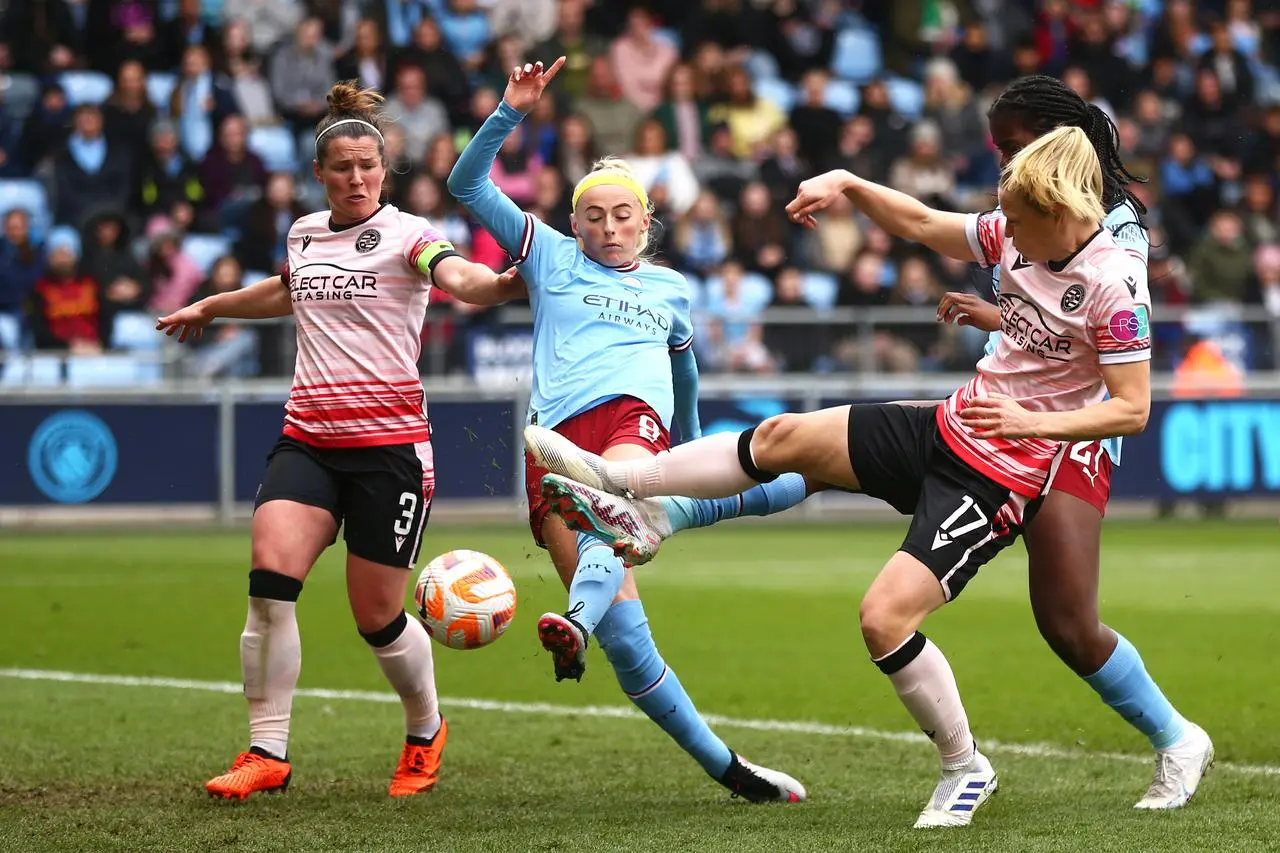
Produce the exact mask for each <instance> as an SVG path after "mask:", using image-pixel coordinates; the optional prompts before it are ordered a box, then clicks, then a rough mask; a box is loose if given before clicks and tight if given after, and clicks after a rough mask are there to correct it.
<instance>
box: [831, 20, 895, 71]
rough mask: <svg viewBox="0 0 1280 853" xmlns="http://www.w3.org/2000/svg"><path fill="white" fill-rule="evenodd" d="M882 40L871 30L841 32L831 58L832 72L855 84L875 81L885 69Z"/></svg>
mask: <svg viewBox="0 0 1280 853" xmlns="http://www.w3.org/2000/svg"><path fill="white" fill-rule="evenodd" d="M883 62H884V60H883V58H882V56H881V52H880V39H878V38H876V34H875V33H873V32H871V31H870V30H861V29H847V30H841V31H840V34H839V35H837V36H836V47H835V52H834V53H833V54H832V56H831V72H832V73H833V74H835V75H836V76H837V77H840V78H842V79H844V80H849V81H851V82H853V83H859V84H862V83H866V82H868V81H870V80H873V79H875V78H876V77H877V76H878V75H879V74H880V69H881V67H883Z"/></svg>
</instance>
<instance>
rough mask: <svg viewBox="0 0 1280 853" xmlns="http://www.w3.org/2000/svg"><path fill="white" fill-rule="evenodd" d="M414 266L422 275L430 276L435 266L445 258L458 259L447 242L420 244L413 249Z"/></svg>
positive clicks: (457, 255)
mask: <svg viewBox="0 0 1280 853" xmlns="http://www.w3.org/2000/svg"><path fill="white" fill-rule="evenodd" d="M414 255H415V258H414V262H413V264H414V266H416V267H417V268H418V272H420V273H422V274H423V275H431V274H432V273H434V272H435V271H436V264H438V263H440V262H441V261H443V260H444V259H445V258H460V257H462V256H461V255H460V254H458V252H457V250H456V249H454V248H453V244H452V243H450V242H449V241H448V240H435V241H432V242H430V243H427V242H425V241H424V242H421V243H419V244H418V245H417V246H416V247H415V249H414Z"/></svg>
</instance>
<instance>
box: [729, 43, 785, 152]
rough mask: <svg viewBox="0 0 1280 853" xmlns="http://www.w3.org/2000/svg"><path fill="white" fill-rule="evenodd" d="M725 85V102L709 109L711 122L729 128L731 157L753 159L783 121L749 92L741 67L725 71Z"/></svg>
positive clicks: (773, 108)
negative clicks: (726, 79) (726, 95)
mask: <svg viewBox="0 0 1280 853" xmlns="http://www.w3.org/2000/svg"><path fill="white" fill-rule="evenodd" d="M727 85H728V94H729V97H728V100H727V101H726V102H725V103H723V104H717V105H716V106H714V107H712V108H711V119H712V121H715V122H724V123H725V124H727V125H728V126H729V132H730V133H731V134H732V136H733V155H734V156H735V157H754V156H757V155H758V153H759V151H758V149H759V147H760V146H761V144H762V143H764V142H765V141H766V140H768V139H769V138H770V137H771V136H773V134H774V133H776V132H777V130H778V128H780V127H782V125H784V124H786V121H787V117H786V116H785V115H783V113H782V111H781V110H780V109H778V107H777V106H776V105H774V104H773V103H771V102H770V101H767V100H765V99H764V98H761V97H760V96H758V95H756V93H755V92H754V91H752V88H751V75H749V74H748V73H747V69H745V68H743V67H742V66H740V65H735V66H734V67H732V68H730V69H729V72H728V84H727Z"/></svg>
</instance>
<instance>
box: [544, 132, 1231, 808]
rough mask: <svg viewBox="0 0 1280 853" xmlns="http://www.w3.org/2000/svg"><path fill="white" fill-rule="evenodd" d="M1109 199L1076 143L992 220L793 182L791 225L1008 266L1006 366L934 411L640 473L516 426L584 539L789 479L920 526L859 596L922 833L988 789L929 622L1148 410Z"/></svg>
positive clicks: (890, 413) (724, 450) (833, 418)
mask: <svg viewBox="0 0 1280 853" xmlns="http://www.w3.org/2000/svg"><path fill="white" fill-rule="evenodd" d="M1103 192H1104V180H1103V174H1102V167H1101V162H1100V159H1099V157H1098V155H1097V152H1096V151H1095V150H1094V149H1093V143H1092V141H1091V140H1090V139H1089V137H1088V135H1087V134H1086V132H1085V131H1084V129H1082V128H1077V127H1071V126H1066V127H1059V128H1056V129H1054V130H1052V131H1050V132H1048V133H1047V134H1044V135H1043V136H1041V137H1039V138H1036V139H1033V140H1031V141H1030V142H1029V143H1028V144H1027V145H1026V147H1024V148H1022V150H1020V151H1019V152H1018V153H1017V154H1016V155H1015V156H1014V157H1012V158H1011V159H1010V160H1009V161H1008V163H1006V165H1005V168H1004V170H1003V173H1002V175H1001V181H1000V189H999V193H1000V203H1001V205H1002V209H1000V210H993V211H987V212H986V213H982V214H968V215H966V214H960V213H949V212H945V211H939V210H934V209H931V208H929V207H927V206H925V205H924V204H922V203H920V202H919V201H918V200H916V199H914V198H911V197H910V196H908V195H905V194H904V193H900V192H898V191H896V190H893V189H891V188H889V187H885V186H881V185H879V184H875V183H872V182H871V181H868V180H865V179H862V178H859V177H857V176H855V175H852V174H850V173H848V172H846V171H842V170H836V171H834V172H829V173H827V174H824V175H820V176H818V177H816V178H811V179H809V180H807V181H805V182H804V183H802V184H801V185H800V188H799V190H798V192H797V194H796V198H795V199H794V200H793V201H792V202H791V203H790V204H789V205H788V206H787V212H788V213H789V214H790V216H791V217H792V219H793V220H794V221H795V222H797V223H800V224H803V225H805V226H807V227H810V228H813V227H817V221H816V220H815V219H814V215H815V214H816V213H818V212H820V211H822V210H825V209H826V208H827V207H829V206H830V205H831V204H833V203H834V202H835V201H836V200H837V199H838V198H840V197H841V196H844V197H845V198H847V199H848V200H849V201H850V202H852V203H853V205H854V206H855V207H856V208H857V209H858V210H860V211H861V212H862V213H864V214H865V215H866V216H868V217H869V218H870V219H871V220H872V221H874V222H875V223H876V225H878V226H879V227H881V228H883V229H884V230H885V231H887V232H889V233H890V234H893V235H895V236H897V237H900V238H902V239H906V240H911V241H913V242H917V243H922V244H924V245H926V246H928V247H929V248H931V249H933V250H934V251H937V252H939V253H940V254H943V255H946V256H948V257H952V258H956V259H960V260H971V261H977V262H979V263H981V264H983V265H984V266H988V267H993V266H997V265H999V266H1000V267H1001V270H1002V273H1001V274H1002V282H1003V291H1002V293H1001V307H1000V310H1001V315H1002V320H1003V322H1002V323H1001V334H1000V337H999V339H998V341H997V343H996V347H995V350H994V352H992V353H991V354H990V355H988V356H987V357H985V358H983V359H982V361H980V362H979V363H978V365H977V375H976V376H975V377H974V378H973V379H972V380H970V381H969V382H968V383H967V384H966V385H965V386H964V387H962V388H960V389H959V390H958V391H956V392H955V393H954V394H952V395H951V396H950V397H949V398H948V399H947V400H946V401H945V402H943V403H941V404H905V403H887V404H870V405H868V404H856V403H855V404H853V405H848V406H837V407H833V408H829V409H824V410H821V411H817V412H807V413H804V414H784V415H779V416H777V417H774V418H770V419H768V420H766V421H765V422H763V423H762V424H760V425H758V426H757V427H753V428H751V429H748V430H745V431H743V432H742V433H741V434H739V435H733V434H721V435H714V436H710V437H707V438H703V439H699V440H697V441H694V442H691V443H689V444H685V445H681V446H679V447H676V448H673V449H672V450H670V451H668V452H665V453H662V454H659V455H658V456H656V457H653V458H651V459H644V460H630V461H612V460H606V459H602V458H601V457H599V456H598V455H595V454H591V453H588V452H585V451H584V450H583V449H581V448H579V447H576V446H574V445H573V444H572V443H571V442H569V441H568V440H567V439H566V438H565V437H564V436H561V435H559V434H557V433H554V432H551V431H549V430H545V429H542V428H540V427H538V426H536V425H531V426H528V427H526V428H525V444H526V446H527V447H529V448H530V449H531V451H532V452H533V454H534V457H535V458H536V459H537V460H538V461H539V462H540V463H542V464H543V465H544V466H545V467H547V468H548V469H550V470H551V471H552V474H551V475H548V476H547V477H546V478H545V479H544V481H543V484H544V485H543V490H544V493H552V494H558V495H563V496H565V499H566V500H568V501H570V502H571V504H572V506H573V513H570V514H574V513H585V514H587V515H590V516H591V519H590V521H589V522H588V523H587V524H586V525H585V526H586V527H588V528H590V529H593V530H595V531H596V532H600V533H605V534H606V535H605V536H604V537H603V538H606V539H609V538H610V536H611V535H616V534H614V532H613V531H609V530H605V528H606V527H607V526H608V524H614V525H615V527H622V526H624V525H622V524H619V523H617V522H608V521H607V520H608V519H620V518H622V517H623V516H624V515H625V516H626V522H627V523H628V524H630V525H631V526H632V527H633V529H642V528H644V527H645V526H646V525H647V521H646V520H645V517H646V516H651V515H653V514H654V513H655V512H657V511H656V510H654V509H653V508H652V507H650V508H643V506H642V505H644V504H654V503H657V501H654V500H652V499H654V498H656V497H658V496H663V495H666V496H671V495H679V496H686V497H688V498H695V499H699V500H700V502H706V501H708V500H710V499H718V498H724V497H726V496H730V495H733V494H735V493H737V492H739V491H741V490H742V489H744V488H745V487H746V486H748V485H750V484H752V483H768V482H771V481H776V479H777V478H778V477H779V475H780V474H782V473H784V472H793V473H799V474H801V475H803V476H804V477H806V478H807V479H808V480H809V481H810V482H814V483H821V484H829V485H830V486H834V487H837V488H843V489H847V490H851V491H859V492H864V493H866V494H869V495H871V496H873V497H877V498H880V499H882V500H884V501H885V502H887V503H888V504H890V505H891V506H893V507H894V508H895V509H897V510H898V511H899V512H902V513H904V514H907V515H911V516H912V521H911V525H910V528H909V530H908V531H907V534H906V537H905V539H904V541H903V543H902V545H901V547H900V548H899V550H898V551H897V553H896V554H894V556H893V557H892V558H890V560H889V561H888V562H887V563H886V565H885V567H884V569H883V570H882V571H881V572H880V574H879V576H878V577H877V578H876V579H875V581H874V582H873V583H872V584H871V587H870V589H869V590H868V591H867V593H866V595H865V596H864V597H863V599H862V603H861V607H860V611H859V619H860V623H861V628H862V635H863V639H864V641H865V642H866V645H867V649H868V651H870V652H871V656H872V659H873V661H874V662H875V664H876V666H877V667H878V668H879V669H880V670H881V672H883V673H884V674H885V675H886V676H888V678H889V680H890V682H891V683H892V685H893V688H894V689H895V691H896V692H897V694H898V697H899V699H901V701H902V703H903V705H904V706H905V707H906V709H907V710H908V711H909V712H910V714H911V715H912V717H913V718H914V719H915V721H916V723H917V725H919V726H920V728H921V730H923V731H924V732H925V733H926V734H928V736H929V738H930V739H931V740H932V741H933V742H934V744H935V746H936V747H937V750H938V755H939V758H940V760H941V765H942V773H941V777H940V779H939V781H938V784H937V786H936V787H935V788H934V792H933V795H932V796H931V797H930V799H929V802H928V803H927V804H926V806H925V808H924V810H923V811H922V812H921V813H920V816H919V818H918V819H917V821H916V826H917V827H918V828H924V827H957V826H965V825H968V824H969V823H970V822H971V821H972V819H973V815H974V813H975V812H976V811H977V810H978V809H979V808H980V807H981V806H982V804H983V803H984V802H986V800H987V798H988V797H989V796H990V795H991V793H992V792H993V791H995V789H996V785H997V776H996V772H995V770H994V768H993V767H992V765H991V763H990V761H988V760H987V758H986V757H985V756H984V755H983V754H982V753H981V752H980V751H979V750H978V747H977V744H976V742H975V741H974V739H973V735H972V733H971V730H970V727H969V719H968V715H967V712H966V711H965V709H964V705H963V703H962V702H961V699H960V693H959V688H958V687H957V684H956V680H955V676H954V674H953V673H952V670H951V667H950V664H949V663H948V662H947V660H946V657H945V656H944V655H943V654H942V652H941V650H940V649H939V648H938V647H937V646H936V645H935V644H934V643H933V642H932V641H930V640H929V639H928V638H926V637H925V636H924V634H922V633H921V632H920V631H919V627H920V625H921V624H922V623H923V621H924V620H925V618H926V617H927V616H928V615H929V614H930V613H931V612H933V611H934V610H936V609H938V608H939V607H942V606H943V605H945V604H947V603H948V602H950V601H952V600H954V599H955V597H956V596H958V595H959V594H960V593H961V592H962V591H963V589H964V588H965V585H966V584H967V583H968V582H969V581H970V580H971V579H972V578H973V577H974V576H975V574H976V573H977V572H978V570H979V569H980V568H981V566H983V565H984V564H985V563H986V562H987V561H989V560H990V559H991V558H992V557H993V556H995V554H996V553H998V551H999V550H1000V548H1001V547H1003V546H1004V545H1005V544H1007V543H1008V541H1010V539H1011V536H1012V535H1013V534H1014V533H1016V531H1018V530H1020V529H1021V527H1022V524H1023V520H1024V519H1025V518H1026V517H1027V515H1028V513H1029V512H1031V511H1032V510H1033V508H1034V507H1035V505H1036V504H1037V503H1038V501H1039V499H1040V497H1041V496H1042V495H1043V494H1044V493H1045V492H1046V491H1047V490H1048V488H1049V484H1050V483H1051V482H1053V481H1054V480H1055V478H1056V477H1057V476H1058V474H1059V472H1060V471H1061V468H1062V465H1063V463H1064V459H1065V458H1066V456H1067V454H1068V452H1069V451H1070V449H1071V448H1074V447H1079V446H1081V445H1084V446H1088V443H1090V442H1093V441H1096V440H1100V439H1103V438H1105V437H1107V436H1116V435H1133V434H1136V433H1138V432H1140V431H1142V429H1143V428H1144V427H1145V425H1146V421H1147V417H1148V414H1149V412H1150V405H1151V388H1150V352H1151V334H1150V310H1151V309H1150V295H1149V292H1148V290H1147V285H1146V267H1145V264H1143V262H1142V261H1141V259H1140V258H1138V257H1135V255H1134V254H1133V253H1132V252H1130V251H1128V250H1127V249H1126V248H1124V247H1122V246H1120V245H1119V244H1118V242H1117V241H1116V239H1115V238H1114V237H1113V235H1112V234H1111V233H1110V232H1109V230H1108V229H1106V228H1104V227H1102V221H1103V219H1104V218H1105V217H1106V215H1107V212H1106V210H1105V208H1104V206H1103V203H1102V198H1103ZM667 514H668V515H670V513H669V512H668V513H667ZM648 526H649V527H650V532H652V525H648ZM657 538H660V536H659V537H657ZM1123 669H1124V671H1123V672H1122V673H1121V674H1120V677H1119V678H1117V679H1113V682H1121V681H1125V680H1126V679H1128V678H1130V677H1131V676H1132V675H1133V668H1132V667H1129V666H1123ZM1166 704H1167V703H1166ZM1152 707H1154V706H1152ZM1123 710H1124V711H1125V712H1129V713H1133V714H1135V715H1136V714H1138V713H1140V711H1141V709H1140V708H1138V707H1135V706H1133V705H1130V706H1126V707H1125V708H1124V709H1123ZM1178 724H1179V725H1180V727H1181V735H1180V740H1179V742H1180V743H1182V744H1186V745H1191V746H1193V747H1194V749H1187V755H1188V759H1187V760H1186V761H1183V760H1182V759H1181V758H1178V757H1176V756H1174V755H1172V754H1171V753H1170V751H1168V750H1166V751H1164V752H1162V753H1161V760H1160V770H1159V771H1158V773H1157V785H1153V789H1158V790H1157V791H1156V793H1159V791H1160V790H1162V789H1159V786H1161V785H1163V784H1166V783H1169V782H1171V781H1172V782H1173V784H1176V785H1177V786H1178V787H1179V788H1181V791H1180V792H1179V793H1178V795H1177V796H1178V797H1180V798H1181V802H1185V801H1186V799H1187V798H1188V797H1189V796H1190V794H1191V793H1194V790H1195V787H1196V786H1197V785H1198V783H1199V781H1200V778H1201V776H1202V775H1203V772H1204V771H1205V769H1206V768H1207V766H1208V764H1209V763H1210V762H1211V761H1212V760H1213V746H1212V743H1211V742H1210V741H1209V738H1208V735H1206V734H1205V733H1204V731H1203V730H1202V729H1201V728H1200V727H1199V726H1196V725H1195V724H1193V723H1190V722H1187V721H1185V720H1182V719H1181V718H1178ZM1193 755H1194V766H1192V764H1191V761H1192V756H1193ZM1175 765H1176V766H1175ZM1179 768H1181V770H1179ZM1181 802H1178V803H1176V804H1177V805H1180V804H1181ZM1174 804H1175V803H1166V804H1162V805H1160V806H1152V807H1165V808H1167V807H1171V806H1172V805H1174ZM1144 807H1145V806H1144Z"/></svg>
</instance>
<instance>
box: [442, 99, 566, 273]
mask: <svg viewBox="0 0 1280 853" xmlns="http://www.w3.org/2000/svg"><path fill="white" fill-rule="evenodd" d="M523 118H524V114H523V113H521V112H520V111H519V110H516V109H513V108H512V107H510V106H508V105H507V102H506V101H502V102H500V103H499V104H498V108H497V109H496V110H494V111H493V115H491V116H489V118H487V119H485V122H484V124H482V125H481V126H480V130H479V131H477V133H476V135H475V136H474V137H472V139H471V141H470V142H469V143H467V147H466V148H464V149H463V150H462V154H461V155H460V156H459V157H458V162H457V163H455V164H454V165H453V171H451V172H450V173H449V184H448V186H449V193H450V194H451V195H452V196H453V197H454V198H456V199H457V200H458V201H459V202H460V203H461V204H462V206H463V207H465V208H466V209H467V210H468V211H470V213H471V215H472V216H474V217H475V218H476V221H477V222H479V223H480V225H481V226H482V227H483V228H484V230H486V231H488V232H489V233H490V234H492V235H493V236H494V238H495V239H496V240H497V241H498V244H499V245H500V246H502V248H503V249H506V251H507V254H509V255H510V256H511V259H512V260H513V261H515V262H516V263H517V264H525V262H526V261H529V260H531V259H533V256H534V255H535V254H536V250H537V248H538V247H537V246H536V245H535V244H536V243H539V242H545V240H546V238H548V237H549V238H552V239H553V240H555V241H556V242H563V241H565V240H566V238H565V237H564V236H563V235H561V234H559V233H558V232H556V231H555V230H554V229H552V228H550V227H548V226H547V225H546V224H545V223H543V222H542V221H540V220H539V219H538V218H537V217H535V216H533V215H532V214H529V213H525V212H524V211H523V210H521V209H520V207H519V205H517V204H516V203H515V202H514V201H512V200H511V199H509V198H507V197H506V196H505V195H503V194H502V191H501V190H500V189H498V187H497V185H496V184H494V182H493V179H492V178H490V177H489V172H490V170H492V169H493V161H494V158H495V157H497V155H498V150H499V149H500V148H502V143H503V141H505V140H506V138H507V136H508V135H509V134H510V133H511V131H512V130H514V129H515V127H516V125H518V124H519V123H520V121H521V119H523ZM536 277H537V276H535V278H536ZM525 280H526V281H528V278H527V277H526V279H525ZM530 283H533V282H530Z"/></svg>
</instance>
